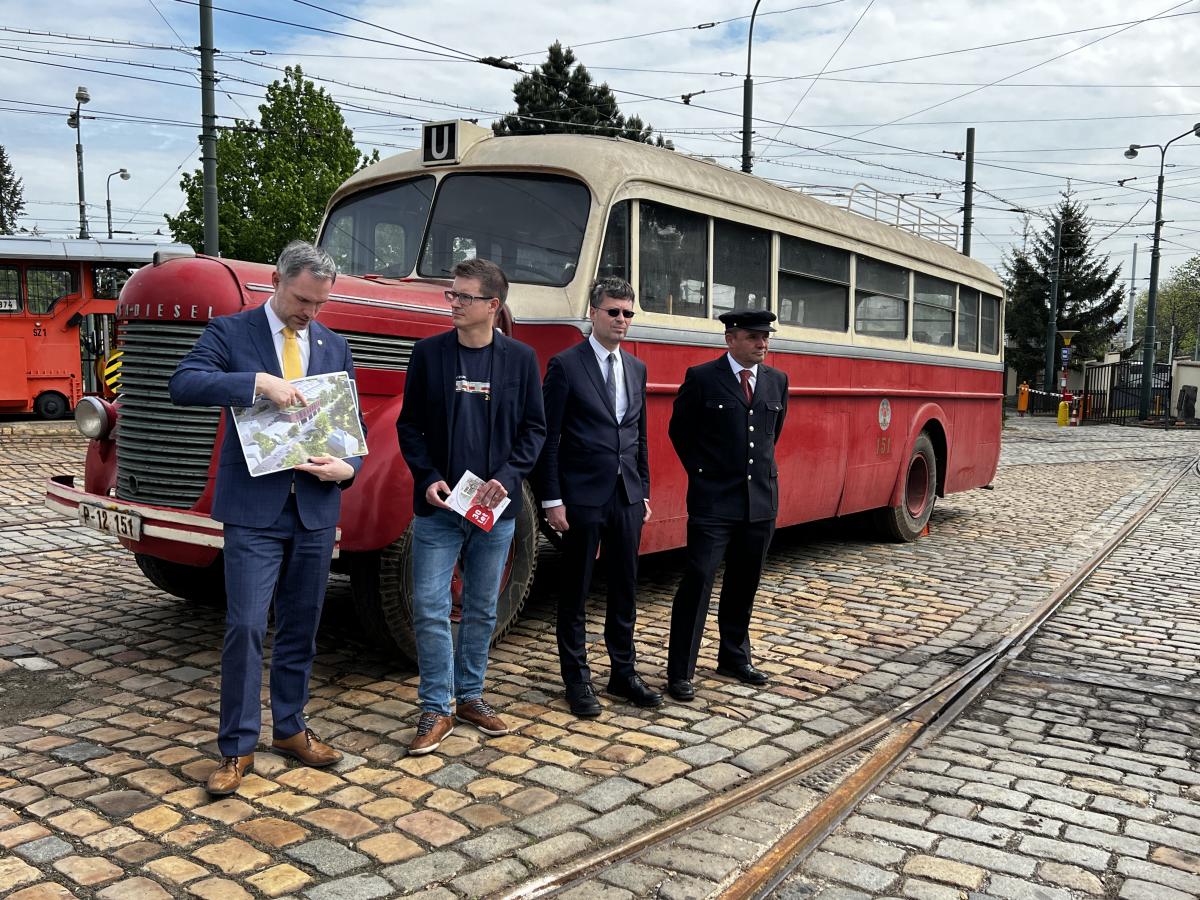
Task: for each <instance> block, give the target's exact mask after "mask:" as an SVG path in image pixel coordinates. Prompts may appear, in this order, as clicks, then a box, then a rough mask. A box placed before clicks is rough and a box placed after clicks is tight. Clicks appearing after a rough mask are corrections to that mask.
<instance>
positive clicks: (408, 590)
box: [351, 484, 538, 667]
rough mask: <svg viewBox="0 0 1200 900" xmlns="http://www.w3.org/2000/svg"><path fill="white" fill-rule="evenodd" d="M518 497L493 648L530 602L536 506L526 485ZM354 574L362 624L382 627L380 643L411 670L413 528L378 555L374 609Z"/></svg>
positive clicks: (362, 580)
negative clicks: (376, 623) (359, 593)
mask: <svg viewBox="0 0 1200 900" xmlns="http://www.w3.org/2000/svg"><path fill="white" fill-rule="evenodd" d="M521 493H522V496H521V509H520V511H519V512H518V513H517V524H516V529H515V530H514V532H513V542H512V548H511V550H510V551H509V557H508V563H507V564H506V566H505V569H504V575H503V577H502V579H501V582H500V593H499V597H498V598H497V601H496V628H495V631H493V632H492V646H495V645H496V643H498V642H499V641H500V639H501V638H503V637H504V635H505V634H507V633H508V631H509V630H510V629H511V628H512V627H513V625H514V624H516V621H517V618H518V616H519V615H520V614H521V610H522V609H523V608H524V607H525V601H526V600H527V599H528V598H529V591H530V589H531V588H532V587H533V575H534V572H535V571H536V569H537V545H538V516H537V504H536V503H535V502H534V498H533V491H532V490H530V488H529V485H527V484H526V485H523V486H522V492H521ZM353 572H354V568H352V569H351V584H352V586H353V587H354V588H355V591H356V594H357V591H358V589H359V587H360V586H361V587H362V588H363V590H364V596H363V597H361V598H360V597H358V596H356V597H355V606H356V607H358V608H359V609H360V610H361V609H363V608H364V607H366V608H367V610H368V611H369V614H368V615H367V616H366V617H362V616H361V615H360V621H361V622H362V624H364V625H365V626H366V627H368V628H370V627H371V624H372V621H381V622H382V624H383V627H382V628H381V629H380V630H379V631H376V632H374V633H375V634H378V635H380V636H381V637H384V638H385V639H386V641H387V642H388V643H390V644H392V645H393V646H394V647H395V648H396V649H397V650H399V651H400V652H401V653H402V654H403V655H404V656H405V657H406V658H407V659H408V660H409V662H411V663H412V664H413V666H414V667H415V666H416V665H417V639H416V634H415V633H414V631H413V605H412V604H413V568H412V525H411V524H410V525H409V526H408V528H406V529H405V531H404V534H402V535H401V536H400V537H399V538H398V539H397V540H396V541H394V542H393V543H392V544H391V545H390V546H388V547H385V548H384V549H383V551H382V552H381V553H380V554H379V566H378V576H377V579H376V581H375V584H376V585H377V587H376V591H377V593H376V597H377V602H376V603H372V602H371V598H370V597H369V596H368V594H369V592H370V581H371V579H370V577H369V576H364V575H363V573H361V572H360V574H359V576H358V580H357V582H356V581H355V576H354V574H353ZM375 609H377V610H378V613H379V618H378V620H376V619H375ZM364 619H365V621H363V620H364Z"/></svg>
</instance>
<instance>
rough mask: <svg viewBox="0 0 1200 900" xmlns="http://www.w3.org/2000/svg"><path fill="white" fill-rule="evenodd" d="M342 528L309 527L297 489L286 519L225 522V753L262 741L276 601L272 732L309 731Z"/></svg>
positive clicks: (243, 751) (221, 742)
mask: <svg viewBox="0 0 1200 900" xmlns="http://www.w3.org/2000/svg"><path fill="white" fill-rule="evenodd" d="M335 531H336V529H335V528H318V529H315V530H309V529H307V528H305V527H304V525H303V523H301V521H300V515H299V511H298V510H297V509H296V497H295V495H291V496H289V497H288V500H287V502H286V503H285V504H284V507H283V510H282V511H281V512H280V514H279V518H277V519H276V520H275V522H274V523H273V524H272V525H270V526H268V527H266V528H249V527H246V526H242V525H229V524H226V525H225V591H226V594H227V596H228V607H227V609H226V612H225V646H224V649H223V651H222V653H221V725H220V731H219V732H218V735H217V745H218V747H219V748H220V751H221V755H222V756H245V755H247V754H250V753H253V752H254V748H255V746H256V745H257V744H258V737H259V730H260V723H261V700H260V696H261V694H262V663H263V638H264V637H265V636H266V632H267V615H268V612H269V611H270V609H271V606H272V604H274V608H275V640H274V644H273V646H272V650H271V719H272V723H273V726H272V732H273V735H274V737H276V738H286V737H291V736H292V735H294V734H298V733H299V732H301V731H303V730H304V706H305V704H306V703H307V702H308V681H309V677H310V676H311V674H312V664H313V656H314V654H315V653H316V647H317V626H318V625H319V624H320V622H321V606H322V604H323V603H324V600H325V585H326V582H327V581H328V580H329V561H330V559H331V558H332V556H333V541H334V534H335Z"/></svg>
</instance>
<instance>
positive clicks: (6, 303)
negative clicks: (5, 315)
mask: <svg viewBox="0 0 1200 900" xmlns="http://www.w3.org/2000/svg"><path fill="white" fill-rule="evenodd" d="M20 311H21V273H20V272H18V271H17V268H16V266H4V267H0V312H20Z"/></svg>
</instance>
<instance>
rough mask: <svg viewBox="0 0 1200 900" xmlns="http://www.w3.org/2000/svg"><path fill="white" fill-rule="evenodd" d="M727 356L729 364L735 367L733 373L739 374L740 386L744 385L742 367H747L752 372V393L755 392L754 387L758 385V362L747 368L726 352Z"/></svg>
mask: <svg viewBox="0 0 1200 900" xmlns="http://www.w3.org/2000/svg"><path fill="white" fill-rule="evenodd" d="M725 358H726V359H727V360H729V366H730V368H732V369H733V374H734V375H736V376H737V380H738V387H741V386H742V369H746V371H747V372H749V373H750V393H754V389H755V388H756V387H758V363H755V364H754V365H752V366H750V367H749V368H746V366H743V365H742V364H741V363H740V362H738V361H737V360H736V359H734V358H733V356H732V355H730V354H729V353H726V354H725Z"/></svg>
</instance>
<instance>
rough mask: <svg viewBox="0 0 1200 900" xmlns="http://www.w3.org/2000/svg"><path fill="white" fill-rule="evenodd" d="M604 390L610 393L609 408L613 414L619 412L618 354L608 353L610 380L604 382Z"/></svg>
mask: <svg viewBox="0 0 1200 900" xmlns="http://www.w3.org/2000/svg"><path fill="white" fill-rule="evenodd" d="M604 390H605V391H606V393H607V394H608V408H609V409H611V410H612V414H613V415H614V416H615V415H616V414H617V354H615V353H610V354H608V381H606V382H605V383H604Z"/></svg>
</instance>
